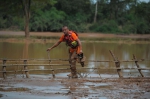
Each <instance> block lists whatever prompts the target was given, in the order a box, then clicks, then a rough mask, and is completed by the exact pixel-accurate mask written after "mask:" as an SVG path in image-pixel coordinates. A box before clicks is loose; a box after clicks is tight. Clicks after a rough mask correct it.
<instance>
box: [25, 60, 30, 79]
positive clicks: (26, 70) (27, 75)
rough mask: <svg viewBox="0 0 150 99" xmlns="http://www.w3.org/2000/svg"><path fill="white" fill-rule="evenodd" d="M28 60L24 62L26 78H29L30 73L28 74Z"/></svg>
mask: <svg viewBox="0 0 150 99" xmlns="http://www.w3.org/2000/svg"><path fill="white" fill-rule="evenodd" d="M26 64H27V60H24V71H25V74H26V78H29V72H28V68H27V65H26Z"/></svg>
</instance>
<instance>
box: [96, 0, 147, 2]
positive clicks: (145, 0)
mask: <svg viewBox="0 0 150 99" xmlns="http://www.w3.org/2000/svg"><path fill="white" fill-rule="evenodd" d="M93 1H96V0H93ZM139 1H141V2H149V1H150V0H139Z"/></svg>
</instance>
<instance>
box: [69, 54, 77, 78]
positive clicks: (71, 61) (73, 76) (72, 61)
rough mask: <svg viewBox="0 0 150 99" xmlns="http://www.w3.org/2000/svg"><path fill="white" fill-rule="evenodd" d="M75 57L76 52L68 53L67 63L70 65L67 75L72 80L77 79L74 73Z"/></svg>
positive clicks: (75, 72)
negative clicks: (69, 72)
mask: <svg viewBox="0 0 150 99" xmlns="http://www.w3.org/2000/svg"><path fill="white" fill-rule="evenodd" d="M76 57H77V54H76V52H73V53H71V52H70V53H69V63H70V69H71V74H69V75H68V76H69V77H72V78H77V77H78V76H77V71H76Z"/></svg>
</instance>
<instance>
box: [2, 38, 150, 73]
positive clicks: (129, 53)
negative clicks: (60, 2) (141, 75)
mask: <svg viewBox="0 0 150 99" xmlns="http://www.w3.org/2000/svg"><path fill="white" fill-rule="evenodd" d="M52 45H53V43H29V42H28V41H26V42H25V43H7V42H0V58H6V59H26V58H27V59H28V58H30V59H31V58H32V59H48V53H47V51H46V49H47V48H48V47H50V46H52ZM82 45H83V52H84V54H85V56H86V59H87V60H113V58H112V56H111V54H110V53H109V50H112V52H113V53H114V54H115V55H116V56H117V57H118V59H120V60H131V59H133V54H135V56H136V57H137V58H138V59H147V60H150V44H128V43H122V44H120V43H111V42H110V43H103V42H83V43H82ZM50 57H51V59H68V48H67V47H66V45H65V43H62V44H60V45H59V46H58V47H57V48H55V49H53V50H52V51H51V52H50ZM22 63H23V62H22ZM35 63H38V62H35ZM43 63H44V62H43ZM57 63H59V62H57ZM86 63H87V67H115V64H114V63H111V62H100V63H95V62H86ZM149 64H150V61H145V62H139V65H140V67H142V68H145V67H150V65H149ZM67 67H68V66H67ZM121 67H130V68H131V67H136V65H135V63H133V62H128V63H121ZM31 68H34V69H35V68H37V66H33V67H31ZM38 68H39V69H47V68H49V67H46V66H39V67H38ZM61 68H62V67H61ZM85 71H86V72H90V71H92V70H91V69H89V70H85ZM110 71H111V72H110ZM124 71H125V72H130V70H128V71H126V70H124ZM94 72H95V73H98V72H101V73H104V72H105V73H106V72H107V73H112V74H116V70H114V71H113V72H112V70H101V71H94ZM137 72H138V71H137ZM43 73H45V72H43ZM146 74H148V75H150V73H149V72H148V73H147V72H146Z"/></svg>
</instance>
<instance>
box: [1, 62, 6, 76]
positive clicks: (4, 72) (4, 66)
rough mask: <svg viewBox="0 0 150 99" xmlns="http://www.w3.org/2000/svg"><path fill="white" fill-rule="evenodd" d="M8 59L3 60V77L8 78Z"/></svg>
mask: <svg viewBox="0 0 150 99" xmlns="http://www.w3.org/2000/svg"><path fill="white" fill-rule="evenodd" d="M5 64H6V60H3V68H2V71H3V78H4V79H6V78H7V76H6V65H5Z"/></svg>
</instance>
